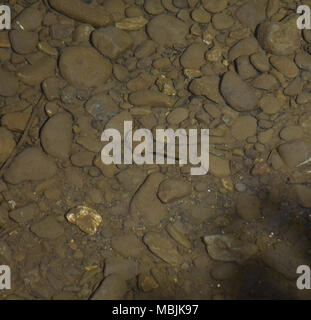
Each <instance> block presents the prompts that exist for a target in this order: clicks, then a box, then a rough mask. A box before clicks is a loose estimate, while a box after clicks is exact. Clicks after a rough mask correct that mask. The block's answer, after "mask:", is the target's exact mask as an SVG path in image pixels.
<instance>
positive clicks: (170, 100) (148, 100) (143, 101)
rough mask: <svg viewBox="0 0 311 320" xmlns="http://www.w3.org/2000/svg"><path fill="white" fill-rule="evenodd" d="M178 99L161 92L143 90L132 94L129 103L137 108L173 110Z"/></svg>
mask: <svg viewBox="0 0 311 320" xmlns="http://www.w3.org/2000/svg"><path fill="white" fill-rule="evenodd" d="M176 101H177V99H176V98H175V97H173V96H167V95H165V94H163V93H161V92H157V91H153V90H141V91H136V92H133V93H131V94H130V96H129V102H130V103H131V104H133V105H135V106H141V107H146V106H149V107H164V108H172V107H173V106H174V104H175V103H176Z"/></svg>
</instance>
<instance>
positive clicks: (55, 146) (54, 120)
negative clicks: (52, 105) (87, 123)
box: [40, 112, 72, 160]
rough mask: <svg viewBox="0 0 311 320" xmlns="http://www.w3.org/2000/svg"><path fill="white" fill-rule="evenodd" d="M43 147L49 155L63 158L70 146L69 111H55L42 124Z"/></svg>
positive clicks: (65, 156) (68, 153)
mask: <svg viewBox="0 0 311 320" xmlns="http://www.w3.org/2000/svg"><path fill="white" fill-rule="evenodd" d="M40 138H41V144H42V146H43V149H44V150H45V151H46V152H47V153H48V154H50V155H51V156H53V157H55V158H58V159H61V160H65V159H68V158H69V155H70V152H71V146H72V117H71V115H70V114H69V113H65V112H62V113H57V114H56V115H55V116H53V117H51V118H50V119H49V120H48V121H47V122H46V124H45V125H44V126H43V128H42V131H41V135H40Z"/></svg>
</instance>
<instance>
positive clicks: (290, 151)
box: [278, 140, 311, 169]
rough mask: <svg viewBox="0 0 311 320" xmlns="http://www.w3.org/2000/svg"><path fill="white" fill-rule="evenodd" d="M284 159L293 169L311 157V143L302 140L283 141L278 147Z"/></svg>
mask: <svg viewBox="0 0 311 320" xmlns="http://www.w3.org/2000/svg"><path fill="white" fill-rule="evenodd" d="M278 151H279V154H280V156H281V158H282V159H283V161H284V162H285V163H286V164H287V165H288V166H289V167H290V168H292V169H294V168H296V167H297V166H298V165H299V164H301V163H303V162H304V161H306V160H308V159H309V158H310V157H311V144H310V143H308V142H305V141H302V140H295V141H291V142H286V143H283V144H281V145H280V146H279V148H278Z"/></svg>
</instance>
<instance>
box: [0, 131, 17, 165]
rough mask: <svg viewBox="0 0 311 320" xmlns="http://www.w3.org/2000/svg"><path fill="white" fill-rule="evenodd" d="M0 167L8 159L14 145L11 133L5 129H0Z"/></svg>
mask: <svg viewBox="0 0 311 320" xmlns="http://www.w3.org/2000/svg"><path fill="white" fill-rule="evenodd" d="M0 146H1V148H0V166H1V165H2V164H3V163H4V162H5V161H6V160H7V159H8V158H9V156H10V155H11V153H12V151H13V150H14V148H15V146H16V143H15V140H14V137H13V135H12V133H11V132H10V131H9V130H7V129H6V128H3V127H0Z"/></svg>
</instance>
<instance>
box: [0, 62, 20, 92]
mask: <svg viewBox="0 0 311 320" xmlns="http://www.w3.org/2000/svg"><path fill="white" fill-rule="evenodd" d="M17 90H18V79H17V77H16V76H15V75H14V74H13V73H12V72H10V71H7V70H5V69H3V68H0V96H4V97H12V96H14V95H15V94H16V93H17Z"/></svg>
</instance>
